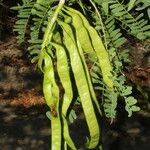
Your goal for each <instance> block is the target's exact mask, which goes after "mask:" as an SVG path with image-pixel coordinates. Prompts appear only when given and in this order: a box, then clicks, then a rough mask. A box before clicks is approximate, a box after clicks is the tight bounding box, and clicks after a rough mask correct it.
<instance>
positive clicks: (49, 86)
mask: <svg viewBox="0 0 150 150" xmlns="http://www.w3.org/2000/svg"><path fill="white" fill-rule="evenodd" d="M43 53H44V63H45V66H44V81H43V92H44V97H45V100H46V103H47V105H48V106H49V107H50V109H51V114H52V115H51V116H52V117H51V132H52V133H51V141H52V142H51V143H52V145H51V149H52V150H61V142H62V141H61V140H62V137H61V128H62V125H61V120H60V116H59V89H58V87H57V84H56V82H55V77H54V70H53V64H52V60H51V57H50V56H49V55H48V54H47V53H46V52H45V51H43Z"/></svg>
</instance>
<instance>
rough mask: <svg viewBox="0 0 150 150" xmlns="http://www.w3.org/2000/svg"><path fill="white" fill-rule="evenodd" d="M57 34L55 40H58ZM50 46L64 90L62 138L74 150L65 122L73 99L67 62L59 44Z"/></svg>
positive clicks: (62, 48) (63, 50)
mask: <svg viewBox="0 0 150 150" xmlns="http://www.w3.org/2000/svg"><path fill="white" fill-rule="evenodd" d="M59 36H60V35H59V34H58V37H57V40H58V39H59ZM51 44H52V46H54V47H55V48H56V57H57V71H58V75H59V78H60V81H61V83H62V86H63V88H64V91H65V93H64V96H63V103H62V119H63V123H64V133H63V134H64V138H65V140H66V142H67V144H68V145H69V146H70V148H71V149H72V150H76V147H75V145H74V143H73V141H72V139H71V137H70V135H69V129H68V123H67V121H66V115H67V111H68V109H69V106H70V104H71V102H72V99H73V93H72V85H71V80H70V75H69V68H68V61H67V56H66V52H65V49H64V47H62V46H61V45H59V44H56V43H53V42H51Z"/></svg>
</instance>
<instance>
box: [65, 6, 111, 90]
mask: <svg viewBox="0 0 150 150" xmlns="http://www.w3.org/2000/svg"><path fill="white" fill-rule="evenodd" d="M65 8H66V9H67V10H68V11H70V12H72V13H74V14H78V15H79V16H80V17H81V18H82V21H83V24H84V26H85V28H86V29H87V30H88V33H89V36H90V39H91V42H92V45H93V47H94V51H95V52H96V54H97V57H98V60H99V66H100V68H101V70H102V76H103V80H104V82H105V84H106V85H107V86H108V87H110V88H112V87H113V81H112V79H111V77H112V74H111V71H112V68H111V65H110V61H109V57H108V53H107V51H106V49H105V47H104V45H103V43H102V40H101V38H100V37H99V35H98V33H97V32H96V30H95V29H94V28H93V27H92V26H90V24H89V22H88V21H87V19H86V18H85V17H84V16H83V15H82V14H81V13H80V12H79V11H77V10H75V9H73V8H70V7H65Z"/></svg>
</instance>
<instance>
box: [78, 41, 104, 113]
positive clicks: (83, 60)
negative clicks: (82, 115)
mask: <svg viewBox="0 0 150 150" xmlns="http://www.w3.org/2000/svg"><path fill="white" fill-rule="evenodd" d="M77 46H78V50H79V53H80V56H81V59H82V62H83V65H84V69H85V73H86V78H87V81H88V84H89V89H90V92H91V96H92V100H93V101H94V103H95V104H96V106H97V109H98V111H99V113H100V114H102V113H101V110H100V105H99V103H98V100H97V98H96V94H95V91H94V88H93V85H92V81H91V77H90V74H89V71H88V67H87V64H86V62H85V59H84V55H83V50H82V47H81V44H80V42H79V40H78V38H77Z"/></svg>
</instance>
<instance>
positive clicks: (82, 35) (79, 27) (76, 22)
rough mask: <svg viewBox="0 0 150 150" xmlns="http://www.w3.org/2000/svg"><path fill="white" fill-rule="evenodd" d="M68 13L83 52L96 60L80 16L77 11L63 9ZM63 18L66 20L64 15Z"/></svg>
mask: <svg viewBox="0 0 150 150" xmlns="http://www.w3.org/2000/svg"><path fill="white" fill-rule="evenodd" d="M63 10H64V11H65V12H66V13H67V14H68V15H70V16H71V17H72V25H73V27H74V28H75V31H76V35H77V37H78V39H79V41H80V43H81V46H82V48H83V50H84V52H85V53H87V54H89V55H90V56H91V57H92V58H94V59H95V60H96V55H95V52H94V49H93V46H92V44H91V39H90V37H89V33H88V31H87V29H86V28H85V26H84V24H83V20H82V18H81V17H80V16H79V15H78V14H77V13H72V12H71V11H67V10H65V9H63ZM64 17H65V20H68V19H67V17H66V16H64Z"/></svg>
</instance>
